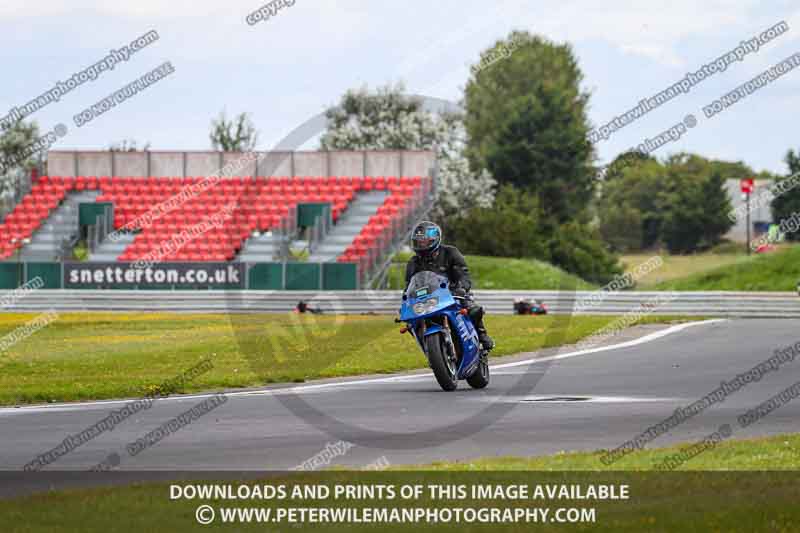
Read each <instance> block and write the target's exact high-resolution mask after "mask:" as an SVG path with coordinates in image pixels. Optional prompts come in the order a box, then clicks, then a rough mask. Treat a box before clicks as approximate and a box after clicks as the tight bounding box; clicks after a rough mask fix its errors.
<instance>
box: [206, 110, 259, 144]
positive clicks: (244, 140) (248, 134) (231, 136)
mask: <svg viewBox="0 0 800 533" xmlns="http://www.w3.org/2000/svg"><path fill="white" fill-rule="evenodd" d="M209 138H210V139H211V147H212V148H213V149H214V150H221V151H223V152H252V151H253V150H254V149H255V147H256V144H257V143H258V132H257V131H256V128H255V126H254V125H253V121H252V120H250V116H249V115H248V114H247V113H240V114H239V115H237V116H236V118H234V119H233V120H228V118H227V117H226V115H225V111H223V112H222V113H220V115H219V118H217V119H216V120H212V121H211V134H210V135H209Z"/></svg>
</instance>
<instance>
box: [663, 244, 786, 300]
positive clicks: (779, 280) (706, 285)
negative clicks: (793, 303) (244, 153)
mask: <svg viewBox="0 0 800 533" xmlns="http://www.w3.org/2000/svg"><path fill="white" fill-rule="evenodd" d="M734 257H736V256H734ZM798 280H800V246H789V247H785V248H782V249H779V250H777V251H775V252H770V253H765V254H755V255H752V256H750V257H747V256H738V257H737V258H736V260H735V261H733V262H731V263H730V264H727V265H724V266H718V267H716V268H712V269H710V270H706V271H704V272H696V273H690V274H689V275H686V276H685V277H681V278H676V279H671V280H665V281H662V282H661V283H657V284H656V285H654V286H653V287H652V288H653V289H655V290H677V291H794V290H796V287H797V282H798Z"/></svg>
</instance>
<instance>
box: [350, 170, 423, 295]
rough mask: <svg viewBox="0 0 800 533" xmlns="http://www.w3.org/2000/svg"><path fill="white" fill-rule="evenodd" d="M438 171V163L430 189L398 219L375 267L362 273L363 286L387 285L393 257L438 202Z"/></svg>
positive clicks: (372, 287) (380, 286)
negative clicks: (418, 222)
mask: <svg viewBox="0 0 800 533" xmlns="http://www.w3.org/2000/svg"><path fill="white" fill-rule="evenodd" d="M438 172H439V169H438V165H435V166H434V168H433V169H431V177H430V189H429V190H428V191H427V193H426V194H424V196H422V197H421V198H420V202H419V203H418V204H417V208H416V209H414V210H413V211H410V212H409V213H408V214H406V215H405V216H403V217H402V218H400V219H398V220H396V222H395V224H396V226H395V228H394V231H393V233H392V234H393V235H394V238H393V239H392V240H391V242H389V243H388V245H387V246H385V247H384V249H383V253H381V254H380V255H379V256H378V257H377V258H376V260H375V261H374V263H373V267H372V268H371V269H366V272H364V273H362V279H361V287H363V288H371V289H382V288H385V287H386V283H387V281H388V276H389V270H390V268H391V265H392V258H393V257H394V255H395V254H396V253H397V252H398V251H399V250H400V248H401V247H402V246H403V245H404V244H405V243H407V242H408V241H409V239H410V238H411V232H412V231H413V230H414V225H415V224H416V223H417V221H419V220H420V219H423V218H425V216H426V215H427V214H428V213H429V212H430V211H431V209H432V208H433V204H434V203H435V202H436V191H437V189H436V178H437V174H438Z"/></svg>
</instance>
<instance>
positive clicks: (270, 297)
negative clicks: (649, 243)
mask: <svg viewBox="0 0 800 533" xmlns="http://www.w3.org/2000/svg"><path fill="white" fill-rule="evenodd" d="M596 294H597V293H595V292H586V291H581V292H562V293H559V292H555V291H476V293H475V295H476V299H477V300H478V302H479V303H480V304H482V305H483V306H484V307H485V308H486V310H487V312H488V313H490V314H511V313H512V311H513V303H514V299H515V298H520V297H527V298H536V299H539V300H542V301H544V302H545V303H546V304H547V307H548V309H549V311H550V312H551V313H554V314H565V313H575V314H598V315H623V314H625V313H642V312H644V313H651V314H659V315H690V316H708V317H751V318H800V297H798V296H797V295H796V294H794V293H790V292H780V293H754V292H681V293H671V294H672V295H673V296H674V299H671V300H665V297H666V296H667V294H669V293H657V292H622V293H617V294H613V293H610V294H608V295H607V296H606V297H605V299H603V301H601V302H599V303H597V304H596V305H592V306H588V307H584V308H583V309H581V310H579V311H575V310H574V308H575V304H576V302H577V301H581V300H583V299H585V298H590V297H591V296H592V295H596ZM658 298H661V299H663V300H664V301H663V302H662V303H660V304H659V305H652V302H653V301H654V300H656V299H658ZM299 300H304V301H307V302H313V305H314V306H315V307H321V308H322V309H323V310H325V311H327V312H330V313H348V314H363V313H374V314H382V315H391V314H394V313H396V312H397V310H398V308H399V305H400V291H327V292H326V291H253V290H243V291H228V292H226V291H176V292H173V291H128V290H47V289H40V290H37V291H33V292H31V293H29V294H26V295H25V297H24V298H20V299H17V300H16V301H15V302H14V303H13V304H10V305H8V306H7V307H5V308H4V310H6V311H43V310H46V309H51V308H52V309H56V310H58V311H176V312H215V313H229V312H230V313H237V312H266V313H284V312H288V311H291V310H292V309H294V307H295V305H296V304H297V302H298V301H299ZM536 319H537V318H536V317H530V320H536Z"/></svg>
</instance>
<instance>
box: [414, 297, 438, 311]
mask: <svg viewBox="0 0 800 533" xmlns="http://www.w3.org/2000/svg"><path fill="white" fill-rule="evenodd" d="M437 305H439V298H429V299H427V300H425V301H424V302H417V303H415V304H414V307H413V309H414V312H415V313H416V314H418V315H424V314H425V313H430V312H431V311H432V310H433V308H434V307H436V306H437Z"/></svg>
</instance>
